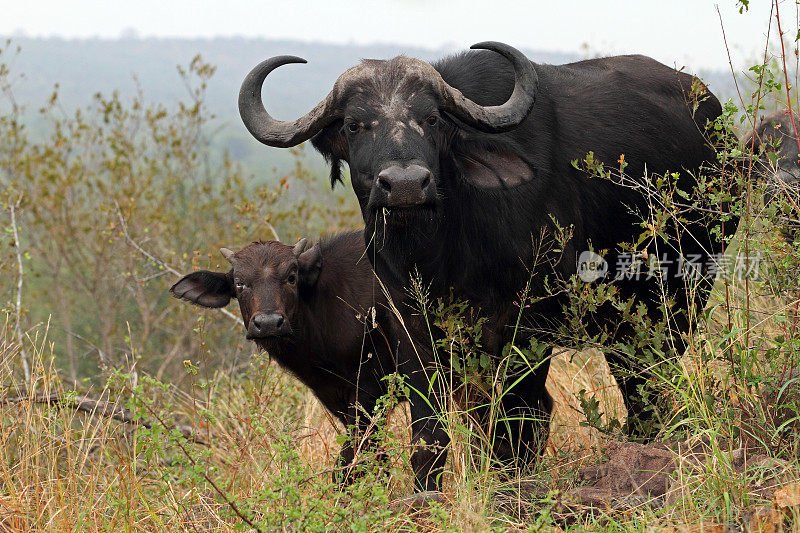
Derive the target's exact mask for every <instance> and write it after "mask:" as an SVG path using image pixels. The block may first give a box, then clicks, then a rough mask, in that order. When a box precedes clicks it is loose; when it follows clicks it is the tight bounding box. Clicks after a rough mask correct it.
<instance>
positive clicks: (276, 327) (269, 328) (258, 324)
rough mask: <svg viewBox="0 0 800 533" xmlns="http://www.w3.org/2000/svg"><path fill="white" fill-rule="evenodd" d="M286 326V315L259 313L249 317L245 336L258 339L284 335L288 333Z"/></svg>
mask: <svg viewBox="0 0 800 533" xmlns="http://www.w3.org/2000/svg"><path fill="white" fill-rule="evenodd" d="M287 326H288V324H287V323H286V317H284V316H283V315H282V314H280V313H269V314H268V313H259V314H257V315H254V316H253V318H251V319H250V325H249V326H248V327H247V337H248V338H250V339H258V338H263V337H273V336H276V335H286V334H287V333H288V331H287V330H288V328H287Z"/></svg>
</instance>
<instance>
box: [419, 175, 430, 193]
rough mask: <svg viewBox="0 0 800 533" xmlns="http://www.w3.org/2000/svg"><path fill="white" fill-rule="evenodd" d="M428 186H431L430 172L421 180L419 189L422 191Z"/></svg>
mask: <svg viewBox="0 0 800 533" xmlns="http://www.w3.org/2000/svg"><path fill="white" fill-rule="evenodd" d="M430 184H431V173H430V171H428V172H427V173H426V174H425V177H423V178H422V183H421V184H420V188H422V190H423V191H424V190H425V189H427V188H428V185H430Z"/></svg>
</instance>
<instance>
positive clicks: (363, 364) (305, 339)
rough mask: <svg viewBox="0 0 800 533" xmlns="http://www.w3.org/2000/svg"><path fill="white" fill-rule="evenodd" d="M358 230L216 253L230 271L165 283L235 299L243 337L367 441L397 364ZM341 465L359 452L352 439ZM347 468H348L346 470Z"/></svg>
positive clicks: (204, 302)
mask: <svg viewBox="0 0 800 533" xmlns="http://www.w3.org/2000/svg"><path fill="white" fill-rule="evenodd" d="M364 249H365V246H364V235H363V232H361V231H358V232H350V233H342V234H338V235H335V236H332V237H329V238H327V239H324V240H322V241H321V242H319V243H317V244H315V245H314V246H312V247H311V248H308V249H307V245H306V239H302V240H301V241H300V242H298V243H297V244H296V245H295V246H294V247H292V246H287V245H286V244H283V243H281V242H278V241H271V242H257V243H253V244H250V245H249V246H246V247H245V248H243V249H242V250H239V251H238V252H235V253H234V252H232V251H231V250H228V249H226V248H223V249H222V250H220V251H221V252H222V254H223V255H224V256H225V258H226V259H227V260H228V261H229V262H230V263H231V269H230V270H229V271H228V272H209V271H205V270H203V271H198V272H192V273H191V274H189V275H187V276H184V277H183V278H182V279H181V280H180V281H178V282H177V283H176V284H175V285H174V286H173V287H172V288H171V289H170V292H171V293H172V294H173V296H175V297H177V298H180V299H182V300H186V301H188V302H191V303H194V304H196V305H200V306H203V307H224V306H225V305H227V304H228V303H229V302H230V300H231V298H236V299H237V300H238V301H239V308H240V310H241V313H242V319H243V320H244V325H245V328H246V329H247V338H248V339H250V340H253V341H255V343H256V344H257V345H258V346H259V347H260V348H262V349H264V350H266V351H267V352H268V353H269V355H270V356H271V357H272V358H273V359H275V361H277V362H278V364H279V365H280V366H281V367H282V368H284V369H286V370H288V371H289V372H291V373H292V374H294V375H295V376H296V377H297V378H298V379H299V380H300V381H302V382H303V383H304V384H305V385H307V386H308V387H309V388H310V389H311V390H312V391H313V392H314V394H315V395H316V396H317V398H319V400H320V401H321V402H322V403H323V405H324V406H325V407H326V408H327V409H328V410H329V411H330V412H331V413H333V414H334V415H335V416H336V417H337V418H338V419H339V420H341V422H342V423H343V424H344V425H345V427H347V428H355V429H356V430H357V431H359V435H360V436H362V437H366V436H367V435H368V434H369V433H370V432H371V431H370V430H371V427H372V426H371V424H370V421H369V420H368V416H366V415H365V414H364V412H366V413H371V412H372V409H373V407H374V406H375V403H376V401H377V400H378V398H380V397H381V396H383V395H384V394H386V392H387V386H386V381H385V380H384V379H383V378H384V377H385V376H387V375H388V374H391V373H393V372H394V370H395V363H394V359H393V356H392V350H391V348H392V345H391V344H392V343H391V342H390V340H389V339H390V338H389V331H390V327H389V322H390V320H391V315H390V313H389V311H388V308H387V306H386V304H385V298H384V296H383V295H382V293H381V290H380V288H379V287H378V286H377V284H376V283H374V281H375V277H374V274H373V272H372V267H371V265H370V263H369V261H368V260H367V259H366V257H365V256H364ZM353 440H354V439H349V441H350V443H349V444H346V445H345V446H344V447H343V448H342V450H341V453H340V456H339V464H340V466H342V467H343V468H346V467H348V466H349V465H351V464H352V462H353V460H354V456H355V452H354V448H353V444H352V441H353ZM348 470H349V469H348Z"/></svg>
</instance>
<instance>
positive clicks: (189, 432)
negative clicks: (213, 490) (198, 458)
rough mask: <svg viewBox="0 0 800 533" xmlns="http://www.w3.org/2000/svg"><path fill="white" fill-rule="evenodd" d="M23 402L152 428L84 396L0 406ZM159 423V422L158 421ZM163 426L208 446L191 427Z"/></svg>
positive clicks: (5, 402) (46, 397)
mask: <svg viewBox="0 0 800 533" xmlns="http://www.w3.org/2000/svg"><path fill="white" fill-rule="evenodd" d="M25 402H30V403H40V404H47V405H55V406H58V407H67V408H70V409H74V410H76V411H82V412H84V413H89V414H90V415H97V416H102V417H104V418H111V419H113V420H116V421H118V422H122V423H123V424H131V425H135V426H140V427H143V428H146V429H152V428H153V423H152V422H150V421H149V420H144V419H137V418H134V415H133V413H131V411H130V410H129V409H125V408H124V407H122V406H121V405H119V404H116V403H111V402H104V401H102V400H95V399H92V398H88V397H86V396H83V397H77V396H76V397H72V396H69V395H65V394H62V393H58V392H52V393H50V394H43V395H38V396H31V397H28V396H22V397H15V398H4V399H2V400H0V404H2V405H16V404H19V403H25ZM159 422H161V420H160V419H159ZM162 424H163V422H162ZM163 425H164V426H165V428H166V429H167V430H173V429H177V430H178V431H179V432H180V434H181V435H183V437H184V438H185V439H186V440H188V441H190V442H194V443H196V444H203V445H206V446H208V442H206V441H205V440H204V439H203V438H202V437H201V436H200V435H199V434H198V433H197V432H196V431H195V430H194V428H192V427H191V426H184V425H174V426H170V425H166V424H163Z"/></svg>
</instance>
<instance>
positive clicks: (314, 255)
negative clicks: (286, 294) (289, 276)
mask: <svg viewBox="0 0 800 533" xmlns="http://www.w3.org/2000/svg"><path fill="white" fill-rule="evenodd" d="M297 267H298V270H299V274H300V285H301V286H303V287H313V286H314V284H316V283H317V278H319V273H320V270H322V250H321V249H320V247H319V243H317V244H315V245H314V246H312V247H311V248H309V249H308V250H306V251H305V252H303V253H302V254H300V256H299V257H298V258H297Z"/></svg>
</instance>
